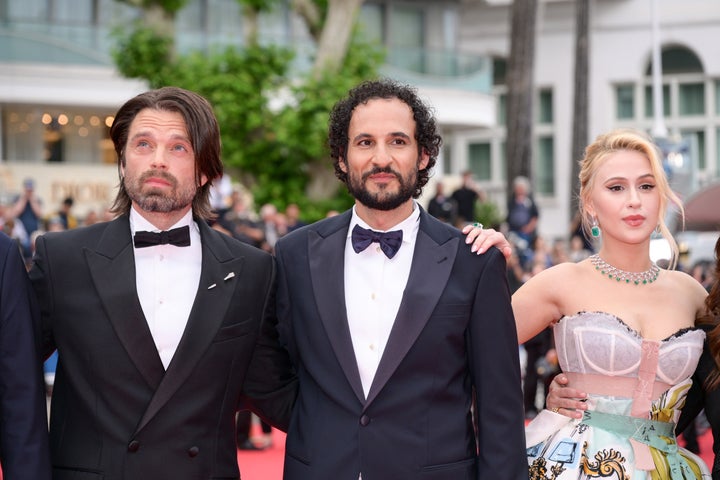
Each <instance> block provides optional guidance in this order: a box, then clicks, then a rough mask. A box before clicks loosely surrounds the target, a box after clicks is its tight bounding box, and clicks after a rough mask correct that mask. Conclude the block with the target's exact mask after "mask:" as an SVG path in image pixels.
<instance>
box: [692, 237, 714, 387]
mask: <svg viewBox="0 0 720 480" xmlns="http://www.w3.org/2000/svg"><path fill="white" fill-rule="evenodd" d="M714 274H715V281H714V282H713V286H712V288H711V289H710V294H709V295H708V296H707V297H706V298H705V306H706V307H707V310H708V315H707V316H706V317H704V318H699V319H697V321H696V323H697V324H698V325H709V326H711V327H712V329H711V330H710V331H708V332H707V338H706V341H707V344H708V347H709V349H710V355H711V356H712V357H713V359H714V360H715V366H716V367H717V368H715V369H714V370H713V371H712V372H710V375H709V376H708V378H706V379H705V387H706V388H707V389H708V390H712V389H715V388H718V387H720V238H718V240H717V242H715V271H714Z"/></svg>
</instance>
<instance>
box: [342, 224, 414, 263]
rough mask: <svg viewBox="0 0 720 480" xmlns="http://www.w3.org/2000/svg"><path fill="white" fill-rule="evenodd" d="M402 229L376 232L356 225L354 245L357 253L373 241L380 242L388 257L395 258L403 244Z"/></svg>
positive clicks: (353, 236)
mask: <svg viewBox="0 0 720 480" xmlns="http://www.w3.org/2000/svg"><path fill="white" fill-rule="evenodd" d="M402 237H403V232H402V230H393V231H392V232H376V231H374V230H368V229H367V228H362V227H361V226H360V225H355V228H353V231H352V246H353V250H355V253H360V252H362V251H363V250H365V249H366V248H367V247H368V246H369V245H370V244H371V243H373V242H378V243H379V244H380V248H381V249H382V251H383V253H385V255H386V256H387V257H388V258H393V257H394V256H395V254H396V253H397V251H398V250H399V249H400V245H402Z"/></svg>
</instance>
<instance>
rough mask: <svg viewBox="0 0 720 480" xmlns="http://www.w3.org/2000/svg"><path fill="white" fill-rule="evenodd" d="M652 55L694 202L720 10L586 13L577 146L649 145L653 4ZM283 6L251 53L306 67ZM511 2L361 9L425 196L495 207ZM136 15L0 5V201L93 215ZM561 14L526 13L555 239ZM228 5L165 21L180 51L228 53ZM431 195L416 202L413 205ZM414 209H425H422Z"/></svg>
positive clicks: (615, 5)
mask: <svg viewBox="0 0 720 480" xmlns="http://www.w3.org/2000/svg"><path fill="white" fill-rule="evenodd" d="M653 1H655V2H656V5H657V8H658V10H657V12H658V19H659V26H660V44H661V46H662V50H663V77H662V83H663V97H664V100H665V101H664V119H665V123H666V125H667V127H668V131H669V138H670V139H671V140H672V141H673V142H675V143H676V144H678V145H682V146H683V148H684V150H683V152H684V154H683V155H680V156H678V157H677V159H678V160H677V165H675V168H676V170H677V172H678V175H679V177H682V176H683V175H684V177H683V178H685V183H684V184H683V189H686V190H688V191H692V190H693V189H697V188H699V187H700V186H702V185H704V184H706V183H708V182H710V181H712V180H714V179H715V178H716V177H717V176H718V171H719V170H720V167H719V164H720V56H718V55H717V47H716V43H715V42H716V40H717V39H718V38H720V2H718V1H717V0H684V1H682V2H678V1H677V0H591V1H590V28H589V45H590V47H589V70H590V71H589V77H590V83H589V96H590V98H589V112H590V115H589V132H590V138H589V139H588V141H590V140H591V139H592V138H594V137H595V136H596V135H597V134H599V133H601V132H604V131H607V130H609V129H611V128H614V127H619V126H625V127H634V128H640V129H644V130H647V131H650V130H651V128H652V125H653V111H652V101H651V98H652V94H651V76H650V71H651V58H652V55H651V53H652V42H653V37H652V29H651V26H652V25H651V3H652V2H653ZM289 3H290V2H289V0H288V1H286V2H284V3H283V4H282V5H281V6H280V7H279V8H277V9H276V10H275V11H273V12H272V13H270V14H266V15H264V16H263V18H262V21H261V37H262V39H263V41H265V42H275V43H279V44H283V45H290V44H292V45H295V46H297V47H298V49H299V50H300V51H305V52H306V53H308V54H311V52H312V47H311V42H310V40H309V35H308V33H307V32H306V31H305V27H304V24H303V23H302V21H301V20H300V19H299V18H297V17H296V16H295V15H294V14H293V13H292V9H291V8H290V6H289ZM511 6H512V5H511V1H510V0H366V1H365V2H364V5H363V7H362V12H361V20H362V22H363V26H364V30H365V32H366V35H368V36H369V37H370V38H375V39H377V40H379V41H381V42H382V43H383V44H384V45H386V46H387V48H388V56H387V62H386V64H385V65H384V66H383V68H382V72H383V73H384V74H385V75H388V76H392V77H395V78H397V79H398V80H401V81H405V82H408V83H412V84H414V85H416V86H417V87H418V89H419V92H420V94H421V95H422V96H424V97H425V98H427V99H428V101H429V102H430V103H431V104H432V105H433V106H434V108H435V110H436V114H437V116H438V119H439V121H440V126H441V130H442V134H443V137H444V139H445V146H444V148H443V151H442V154H441V158H440V159H439V161H438V165H437V167H436V172H435V175H434V177H433V181H443V183H445V184H446V186H447V188H446V190H449V191H451V190H452V189H453V188H454V187H455V186H456V185H457V184H458V183H459V178H460V174H461V173H462V172H463V171H465V170H470V171H472V172H473V174H474V178H475V180H476V182H477V183H478V185H479V187H480V188H482V189H483V190H485V191H486V193H487V194H488V197H489V198H490V199H491V200H492V201H494V202H496V203H497V204H498V205H499V207H500V209H501V210H503V209H504V205H505V185H506V179H505V159H504V151H505V126H504V125H505V117H504V105H505V97H506V94H507V87H506V85H505V83H504V66H505V63H506V62H507V58H508V55H509V51H510V38H509V32H510V13H511ZM139 13H140V12H139V11H138V10H136V9H134V8H132V7H130V6H128V5H126V4H124V3H120V2H117V1H115V0H0V202H5V203H6V202H7V201H9V199H10V198H11V197H12V196H13V195H15V194H16V193H18V192H19V190H20V189H21V185H22V181H23V179H24V178H26V177H32V178H34V179H35V180H36V185H37V188H38V190H39V192H40V193H41V196H42V197H43V198H44V200H45V204H46V205H47V206H48V208H54V206H55V205H57V204H59V203H60V202H61V201H62V199H63V198H65V197H66V196H73V197H74V198H75V199H76V206H77V210H76V211H77V213H78V214H79V215H81V214H82V213H83V212H84V211H86V210H88V209H100V208H104V207H106V206H107V205H108V204H109V202H111V200H112V199H113V198H114V195H115V188H116V186H117V170H116V167H115V156H114V151H113V148H112V144H111V142H110V140H109V138H108V126H109V124H110V123H111V122H112V115H113V113H114V112H115V110H116V109H117V108H118V107H119V106H120V105H121V104H122V103H123V102H124V101H125V100H127V99H129V98H130V97H132V96H134V95H135V94H137V93H139V92H141V91H143V90H145V89H146V88H147V87H146V85H145V84H144V83H143V82H140V81H137V80H128V79H124V78H121V77H120V76H119V75H118V74H117V71H116V70H115V68H114V66H113V63H112V60H111V56H110V51H111V49H112V37H111V35H110V32H111V30H112V29H113V28H122V26H123V25H128V24H129V23H130V22H132V20H133V19H134V18H136V17H137V16H138V15H139ZM574 15H575V2H574V1H573V0H540V1H539V7H538V15H537V31H536V42H535V55H536V56H535V69H534V75H533V76H534V85H535V87H534V88H535V93H534V96H535V104H534V112H533V116H534V117H535V118H534V119H533V125H534V127H533V158H532V165H533V171H532V180H533V185H534V191H535V197H536V200H537V201H538V204H539V207H540V210H541V215H540V229H539V230H540V233H541V234H542V235H544V236H547V237H549V238H554V237H562V236H565V235H566V234H567V233H568V228H569V227H568V225H569V218H570V216H571V212H570V202H569V199H570V195H571V192H570V185H571V183H570V171H571V165H572V162H573V161H576V160H578V159H571V158H570V156H571V152H570V148H571V146H570V144H571V132H572V130H571V129H572V122H573V105H572V99H573V69H574V67H573V62H574V34H575V31H574V22H575V19H574ZM241 20H242V19H241V10H240V7H239V5H238V2H237V1H236V0H190V1H189V2H188V4H187V5H186V6H185V7H184V8H183V9H182V10H181V11H180V12H179V14H178V17H177V29H176V31H177V34H176V35H177V37H176V42H177V45H178V48H179V50H180V51H187V50H190V49H196V48H207V47H208V46H209V45H213V44H217V43H223V44H237V45H239V44H240V43H241V41H242V40H241V39H242V21H241ZM433 191H434V188H433V186H432V185H428V187H427V188H426V193H425V199H426V198H429V196H430V195H431V194H432V192H433ZM422 201H425V200H422Z"/></svg>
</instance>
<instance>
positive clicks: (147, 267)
mask: <svg viewBox="0 0 720 480" xmlns="http://www.w3.org/2000/svg"><path fill="white" fill-rule="evenodd" d="M185 225H189V226H190V246H189V247H176V246H175V245H169V244H168V245H156V246H152V247H144V248H134V247H133V248H134V251H135V284H136V286H137V293H138V298H139V299H140V305H141V306H142V310H143V313H144V314H145V320H146V321H147V324H148V327H150V333H151V334H152V337H153V340H154V341H155V347H156V348H157V350H158V354H159V355H160V360H162V363H163V365H164V366H165V369H167V367H168V365H170V360H172V357H173V355H174V354H175V350H176V349H177V346H178V344H179V343H180V338H182V335H183V332H184V331H185V325H187V321H188V317H189V316H190V310H191V309H192V306H193V303H194V301H195V295H196V294H197V290H198V285H199V283H200V270H201V267H202V247H201V244H200V230H199V229H198V226H197V224H196V223H195V222H194V221H193V219H192V211H189V212H188V213H187V214H186V215H185V216H184V217H183V218H182V219H180V221H179V222H177V223H176V224H175V225H173V226H172V228H177V227H183V226H185ZM130 230H131V232H132V234H133V236H134V235H135V232H137V231H151V232H159V231H160V230H159V229H158V228H156V227H155V226H154V225H152V224H151V223H150V222H148V221H147V220H145V219H144V218H143V217H142V216H141V215H140V214H139V213H138V212H137V211H135V209H134V208H132V209H131V210H130Z"/></svg>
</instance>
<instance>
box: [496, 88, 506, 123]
mask: <svg viewBox="0 0 720 480" xmlns="http://www.w3.org/2000/svg"><path fill="white" fill-rule="evenodd" d="M497 100H498V101H497V123H498V125H505V122H506V121H507V94H505V93H501V94H500V95H498V97H497Z"/></svg>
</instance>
